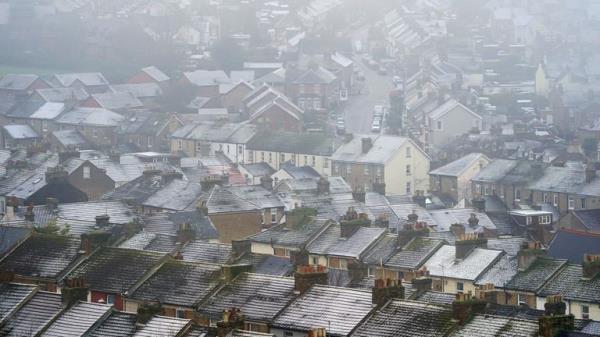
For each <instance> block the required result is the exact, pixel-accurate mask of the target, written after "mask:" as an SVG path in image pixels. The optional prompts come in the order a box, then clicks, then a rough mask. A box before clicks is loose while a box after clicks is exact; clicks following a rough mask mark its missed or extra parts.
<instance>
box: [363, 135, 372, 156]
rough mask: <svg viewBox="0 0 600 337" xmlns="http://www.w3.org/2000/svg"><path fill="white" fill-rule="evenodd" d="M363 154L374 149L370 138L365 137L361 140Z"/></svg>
mask: <svg viewBox="0 0 600 337" xmlns="http://www.w3.org/2000/svg"><path fill="white" fill-rule="evenodd" d="M360 144H361V150H362V153H369V151H370V150H371V148H372V147H373V140H372V139H371V138H370V137H363V138H361V139H360Z"/></svg>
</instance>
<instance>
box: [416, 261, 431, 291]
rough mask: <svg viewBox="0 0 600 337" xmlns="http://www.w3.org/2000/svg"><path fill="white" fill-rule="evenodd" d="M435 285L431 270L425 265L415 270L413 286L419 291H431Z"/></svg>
mask: <svg viewBox="0 0 600 337" xmlns="http://www.w3.org/2000/svg"><path fill="white" fill-rule="evenodd" d="M432 286H433V280H432V279H431V277H429V271H428V270H427V268H425V267H423V268H422V269H420V270H417V271H416V272H415V277H414V278H413V279H412V287H413V289H414V290H415V291H416V292H417V293H420V294H422V293H424V292H426V291H430V290H431V289H432Z"/></svg>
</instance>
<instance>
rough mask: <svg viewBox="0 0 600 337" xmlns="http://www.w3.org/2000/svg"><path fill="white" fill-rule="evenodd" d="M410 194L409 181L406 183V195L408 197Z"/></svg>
mask: <svg viewBox="0 0 600 337" xmlns="http://www.w3.org/2000/svg"><path fill="white" fill-rule="evenodd" d="M411 193H412V186H411V184H410V181H409V182H407V183H406V194H407V195H410V194H411Z"/></svg>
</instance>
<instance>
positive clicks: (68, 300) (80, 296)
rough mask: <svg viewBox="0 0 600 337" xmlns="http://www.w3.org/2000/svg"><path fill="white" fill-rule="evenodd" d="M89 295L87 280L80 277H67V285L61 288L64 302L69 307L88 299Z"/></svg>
mask: <svg viewBox="0 0 600 337" xmlns="http://www.w3.org/2000/svg"><path fill="white" fill-rule="evenodd" d="M87 295H88V286H87V282H86V281H85V279H83V278H80V277H77V278H70V279H67V280H66V285H65V287H63V288H62V289H61V299H62V304H63V305H64V306H65V307H67V308H70V307H71V306H72V305H73V304H75V303H77V302H79V301H83V302H85V301H87Z"/></svg>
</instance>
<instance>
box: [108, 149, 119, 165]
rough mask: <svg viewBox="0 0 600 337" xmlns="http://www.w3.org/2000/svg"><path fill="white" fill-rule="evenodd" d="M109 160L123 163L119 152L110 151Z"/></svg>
mask: <svg viewBox="0 0 600 337" xmlns="http://www.w3.org/2000/svg"><path fill="white" fill-rule="evenodd" d="M108 159H110V161H112V162H114V163H120V162H121V154H119V152H117V151H110V152H109V153H108Z"/></svg>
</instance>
